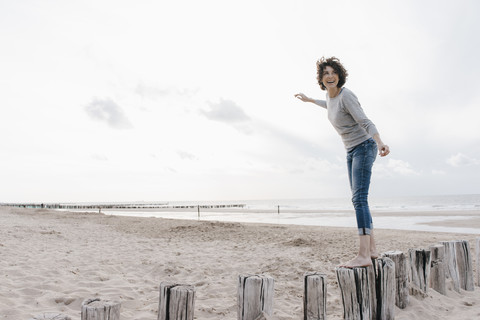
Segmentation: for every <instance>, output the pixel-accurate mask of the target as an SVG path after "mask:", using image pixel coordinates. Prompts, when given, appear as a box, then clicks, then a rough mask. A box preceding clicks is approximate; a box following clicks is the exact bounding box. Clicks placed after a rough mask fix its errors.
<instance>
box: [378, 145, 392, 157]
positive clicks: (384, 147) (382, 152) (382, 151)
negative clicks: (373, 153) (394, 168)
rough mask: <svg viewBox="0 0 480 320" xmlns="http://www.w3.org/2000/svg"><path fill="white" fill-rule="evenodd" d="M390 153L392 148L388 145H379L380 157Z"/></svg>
mask: <svg viewBox="0 0 480 320" xmlns="http://www.w3.org/2000/svg"><path fill="white" fill-rule="evenodd" d="M389 153H390V147H389V146H387V145H386V144H383V143H382V144H379V145H378V154H379V155H380V157H385V156H386V155H388V154H389Z"/></svg>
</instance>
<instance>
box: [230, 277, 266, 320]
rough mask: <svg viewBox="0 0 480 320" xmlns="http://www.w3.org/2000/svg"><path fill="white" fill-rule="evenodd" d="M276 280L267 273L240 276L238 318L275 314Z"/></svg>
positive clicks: (250, 319) (243, 319)
mask: <svg viewBox="0 0 480 320" xmlns="http://www.w3.org/2000/svg"><path fill="white" fill-rule="evenodd" d="M273 288H274V280H273V278H272V277H270V276H267V275H240V276H238V295H237V297H238V309H237V319H238V320H256V319H257V318H261V317H262V314H266V315H267V316H271V315H272V314H273Z"/></svg>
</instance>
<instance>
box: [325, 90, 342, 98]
mask: <svg viewBox="0 0 480 320" xmlns="http://www.w3.org/2000/svg"><path fill="white" fill-rule="evenodd" d="M340 91H342V88H338V87H334V88H328V89H327V92H328V96H329V97H330V99H332V98H335V97H336V96H338V95H339V94H340Z"/></svg>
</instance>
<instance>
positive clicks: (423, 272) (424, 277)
mask: <svg viewBox="0 0 480 320" xmlns="http://www.w3.org/2000/svg"><path fill="white" fill-rule="evenodd" d="M408 255H409V257H410V270H411V275H412V278H411V281H412V283H413V284H414V285H416V286H417V287H418V288H419V289H420V290H422V291H423V292H425V293H426V292H427V291H428V287H429V285H430V265H431V263H432V257H431V254H430V250H423V249H410V250H408Z"/></svg>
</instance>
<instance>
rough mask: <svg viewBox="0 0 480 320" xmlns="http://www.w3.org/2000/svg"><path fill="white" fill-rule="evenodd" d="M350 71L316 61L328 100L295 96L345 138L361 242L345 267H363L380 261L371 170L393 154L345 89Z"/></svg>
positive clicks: (326, 61) (327, 60) (331, 62)
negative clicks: (324, 113)
mask: <svg viewBox="0 0 480 320" xmlns="http://www.w3.org/2000/svg"><path fill="white" fill-rule="evenodd" d="M347 76H348V73H347V70H345V68H344V67H343V65H342V64H341V63H340V60H338V59H337V58H335V57H331V58H322V59H320V60H318V61H317V80H318V84H319V85H320V88H321V89H322V90H326V91H327V95H326V100H315V99H312V98H309V97H307V96H306V95H304V94H303V93H298V94H296V95H295V97H296V98H298V99H300V100H302V101H303V102H312V103H315V104H317V105H319V106H321V107H323V108H326V109H327V113H328V120H330V122H331V123H332V125H333V127H334V128H335V129H336V130H337V132H338V133H339V134H340V136H341V137H342V140H343V143H344V145H345V148H346V150H347V167H348V178H349V181H350V188H351V190H352V202H353V206H354V208H355V214H356V217H357V226H358V233H359V239H360V248H359V251H358V256H357V257H356V258H354V259H352V260H350V261H348V262H347V263H345V264H343V265H341V266H342V267H347V268H354V267H364V266H369V265H371V264H372V260H371V259H375V258H377V257H378V253H377V251H376V247H375V239H374V237H373V225H372V216H371V214H370V209H369V207H368V189H369V186H370V177H371V175H372V166H373V162H374V161H375V158H376V155H377V150H378V153H379V155H380V156H381V157H384V156H386V155H388V154H389V153H390V149H389V147H388V146H387V145H386V144H384V143H383V141H382V139H380V134H379V133H378V131H377V128H376V127H375V125H374V124H373V123H372V121H370V120H369V119H368V118H367V116H366V115H365V113H364V112H363V110H362V107H361V106H360V103H359V102H358V99H357V97H356V96H355V94H354V93H353V92H352V91H350V90H349V89H347V88H345V87H343V85H344V84H345V82H346V80H347Z"/></svg>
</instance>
